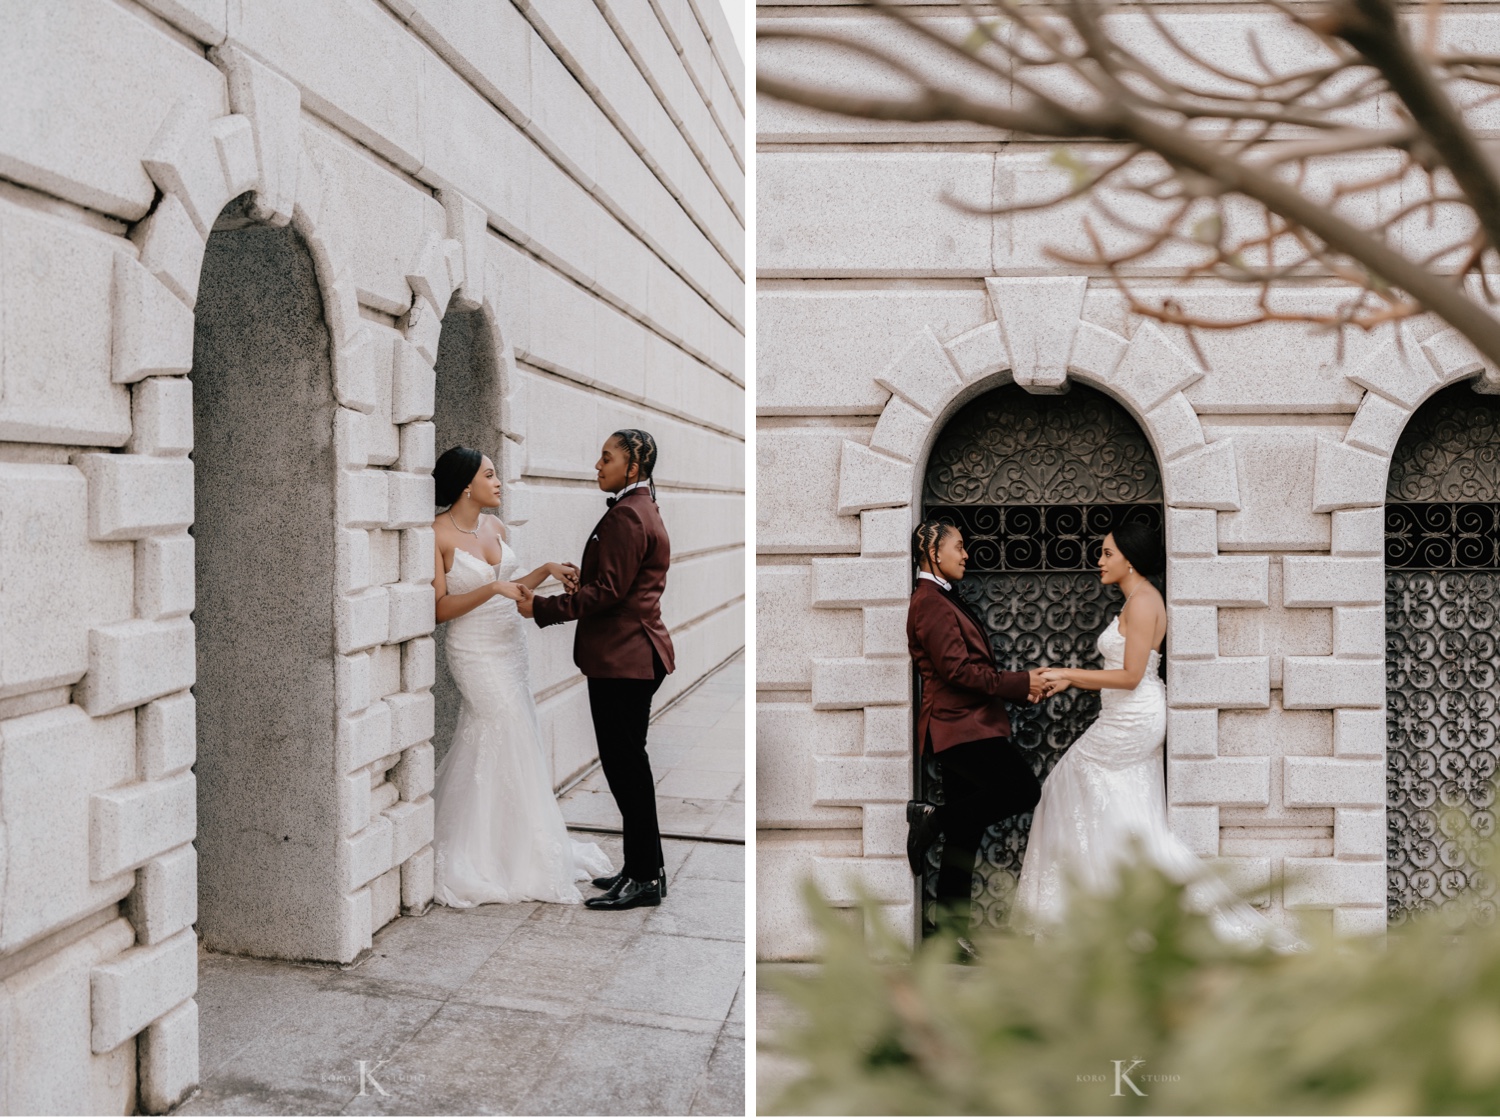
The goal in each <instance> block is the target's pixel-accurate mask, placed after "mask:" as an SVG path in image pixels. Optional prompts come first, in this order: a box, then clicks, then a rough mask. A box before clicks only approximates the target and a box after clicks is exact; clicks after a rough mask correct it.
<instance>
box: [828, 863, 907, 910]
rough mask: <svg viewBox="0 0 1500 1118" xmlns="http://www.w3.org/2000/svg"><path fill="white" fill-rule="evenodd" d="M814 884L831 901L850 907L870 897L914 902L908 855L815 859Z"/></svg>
mask: <svg viewBox="0 0 1500 1118" xmlns="http://www.w3.org/2000/svg"><path fill="white" fill-rule="evenodd" d="M813 866H814V869H813V883H814V884H815V885H817V887H818V891H819V892H820V893H822V894H823V897H824V899H826V900H827V901H828V903H829V904H832V905H839V906H847V905H853V904H857V903H859V902H860V901H862V900H864V899H866V898H869V899H871V900H874V901H875V902H876V903H877V904H900V903H903V902H904V903H910V901H911V889H912V886H911V869H910V868H909V867H908V866H907V864H906V859H905V858H814V859H813Z"/></svg>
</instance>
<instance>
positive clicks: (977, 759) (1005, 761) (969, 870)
mask: <svg viewBox="0 0 1500 1118" xmlns="http://www.w3.org/2000/svg"><path fill="white" fill-rule="evenodd" d="M937 764H938V771H939V772H941V773H942V775H943V806H942V807H940V808H939V809H938V814H937V823H938V829H939V830H941V831H942V832H943V861H942V867H941V868H940V869H939V871H938V883H937V899H938V905H939V907H941V908H945V909H947V910H949V911H950V912H951V913H952V914H953V915H954V916H957V917H960V918H961V919H963V920H965V921H967V919H968V915H969V898H970V897H971V896H972V895H973V889H974V858H975V855H977V854H978V853H979V844H980V843H981V842H982V841H983V839H984V832H985V829H986V828H988V827H990V826H992V825H993V824H995V823H999V822H1001V821H1002V820H1005V819H1009V818H1010V817H1011V816H1012V815H1020V814H1021V813H1022V812H1024V811H1030V810H1031V809H1032V808H1034V807H1036V802H1037V800H1039V799H1041V796H1042V786H1041V785H1040V784H1038V783H1037V779H1036V774H1035V773H1033V772H1032V771H1031V766H1030V765H1029V764H1028V763H1027V762H1026V758H1025V757H1023V756H1021V751H1020V750H1019V749H1017V748H1016V747H1015V745H1014V743H1012V742H1011V740H1010V739H1009V738H986V739H984V740H983V741H966V742H964V743H962V744H961V745H955V746H951V747H949V748H948V749H945V750H943V751H942V752H941V753H939V754H937Z"/></svg>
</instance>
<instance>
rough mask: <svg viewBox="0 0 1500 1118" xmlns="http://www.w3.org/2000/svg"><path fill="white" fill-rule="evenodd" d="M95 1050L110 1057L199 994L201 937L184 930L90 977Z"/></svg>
mask: <svg viewBox="0 0 1500 1118" xmlns="http://www.w3.org/2000/svg"><path fill="white" fill-rule="evenodd" d="M89 985H90V989H91V997H90V1003H91V1010H92V1016H93V1025H94V1027H93V1033H92V1037H91V1041H92V1047H93V1050H94V1051H95V1052H109V1051H111V1050H112V1049H114V1048H116V1047H118V1046H119V1045H121V1044H123V1043H124V1042H125V1041H127V1040H129V1039H130V1038H131V1037H133V1036H135V1035H136V1034H137V1033H139V1032H140V1031H141V1030H142V1029H144V1028H145V1027H146V1026H147V1025H149V1024H151V1022H153V1021H155V1020H156V1019H157V1018H159V1017H161V1016H163V1015H164V1014H166V1013H167V1011H168V1010H170V1009H172V1008H173V1007H175V1006H178V1005H180V1004H182V1003H183V1002H185V1001H187V1000H188V999H189V998H191V997H192V996H193V995H194V994H195V993H197V991H198V937H197V936H195V935H194V934H193V930H192V929H191V928H184V929H183V930H182V931H180V932H178V933H177V934H176V935H175V936H172V937H171V938H170V939H168V940H166V941H165V942H163V943H159V944H155V945H153V946H150V947H133V948H131V949H130V950H129V951H126V952H125V953H124V954H122V955H120V956H119V958H118V959H115V960H113V961H111V962H108V963H101V964H99V965H97V966H95V967H94V968H93V969H92V970H91V971H90V972H89Z"/></svg>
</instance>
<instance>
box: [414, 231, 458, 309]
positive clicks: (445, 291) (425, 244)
mask: <svg viewBox="0 0 1500 1118" xmlns="http://www.w3.org/2000/svg"><path fill="white" fill-rule="evenodd" d="M445 254H446V242H444V240H443V239H442V238H440V237H439V236H438V235H437V234H436V233H431V232H429V233H428V234H427V235H426V236H425V237H424V238H423V239H422V243H421V245H420V246H419V247H418V248H417V255H416V257H415V259H413V260H412V262H411V265H410V266H409V267H408V268H407V271H406V283H407V286H408V287H410V288H411V290H412V294H413V295H416V296H420V297H421V298H423V299H425V300H427V305H428V306H429V307H432V308H434V309H435V310H436V311H437V312H438V313H439V314H441V313H442V312H443V310H444V309H445V308H446V307H447V306H448V299H449V297H450V296H451V295H452V294H453V287H452V283H451V281H450V279H449V276H448V261H447V257H446V255H445Z"/></svg>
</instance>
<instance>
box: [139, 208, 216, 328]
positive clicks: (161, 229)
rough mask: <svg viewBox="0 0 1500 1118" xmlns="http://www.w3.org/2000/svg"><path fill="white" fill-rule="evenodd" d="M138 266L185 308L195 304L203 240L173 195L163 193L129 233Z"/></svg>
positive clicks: (201, 264)
mask: <svg viewBox="0 0 1500 1118" xmlns="http://www.w3.org/2000/svg"><path fill="white" fill-rule="evenodd" d="M130 239H131V240H133V241H134V242H135V243H136V244H137V245H139V246H140V250H141V257H140V259H141V264H142V266H144V267H145V269H146V270H147V271H148V272H150V273H151V274H152V275H153V276H155V277H156V278H157V279H159V280H160V281H161V282H162V283H164V284H165V285H166V286H167V288H168V289H170V290H171V292H172V294H174V295H176V296H177V297H178V298H179V299H181V300H182V301H183V302H184V303H186V304H187V305H188V306H189V307H191V306H193V305H194V304H195V303H196V302H197V301H198V277H199V274H200V273H201V272H202V271H203V249H204V247H205V241H204V237H203V234H202V233H200V232H199V231H198V226H197V225H196V224H195V223H194V222H193V219H192V218H191V217H190V216H189V215H188V212H187V209H186V208H185V207H184V206H183V204H182V203H181V202H179V201H178V200H177V197H176V195H173V194H167V195H165V196H163V198H162V200H161V201H160V202H158V203H157V205H156V209H155V210H154V211H153V212H152V214H151V216H150V217H148V218H146V220H145V221H142V222H141V223H140V224H139V225H137V226H136V227H135V228H134V229H132V230H131V231H130Z"/></svg>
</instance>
